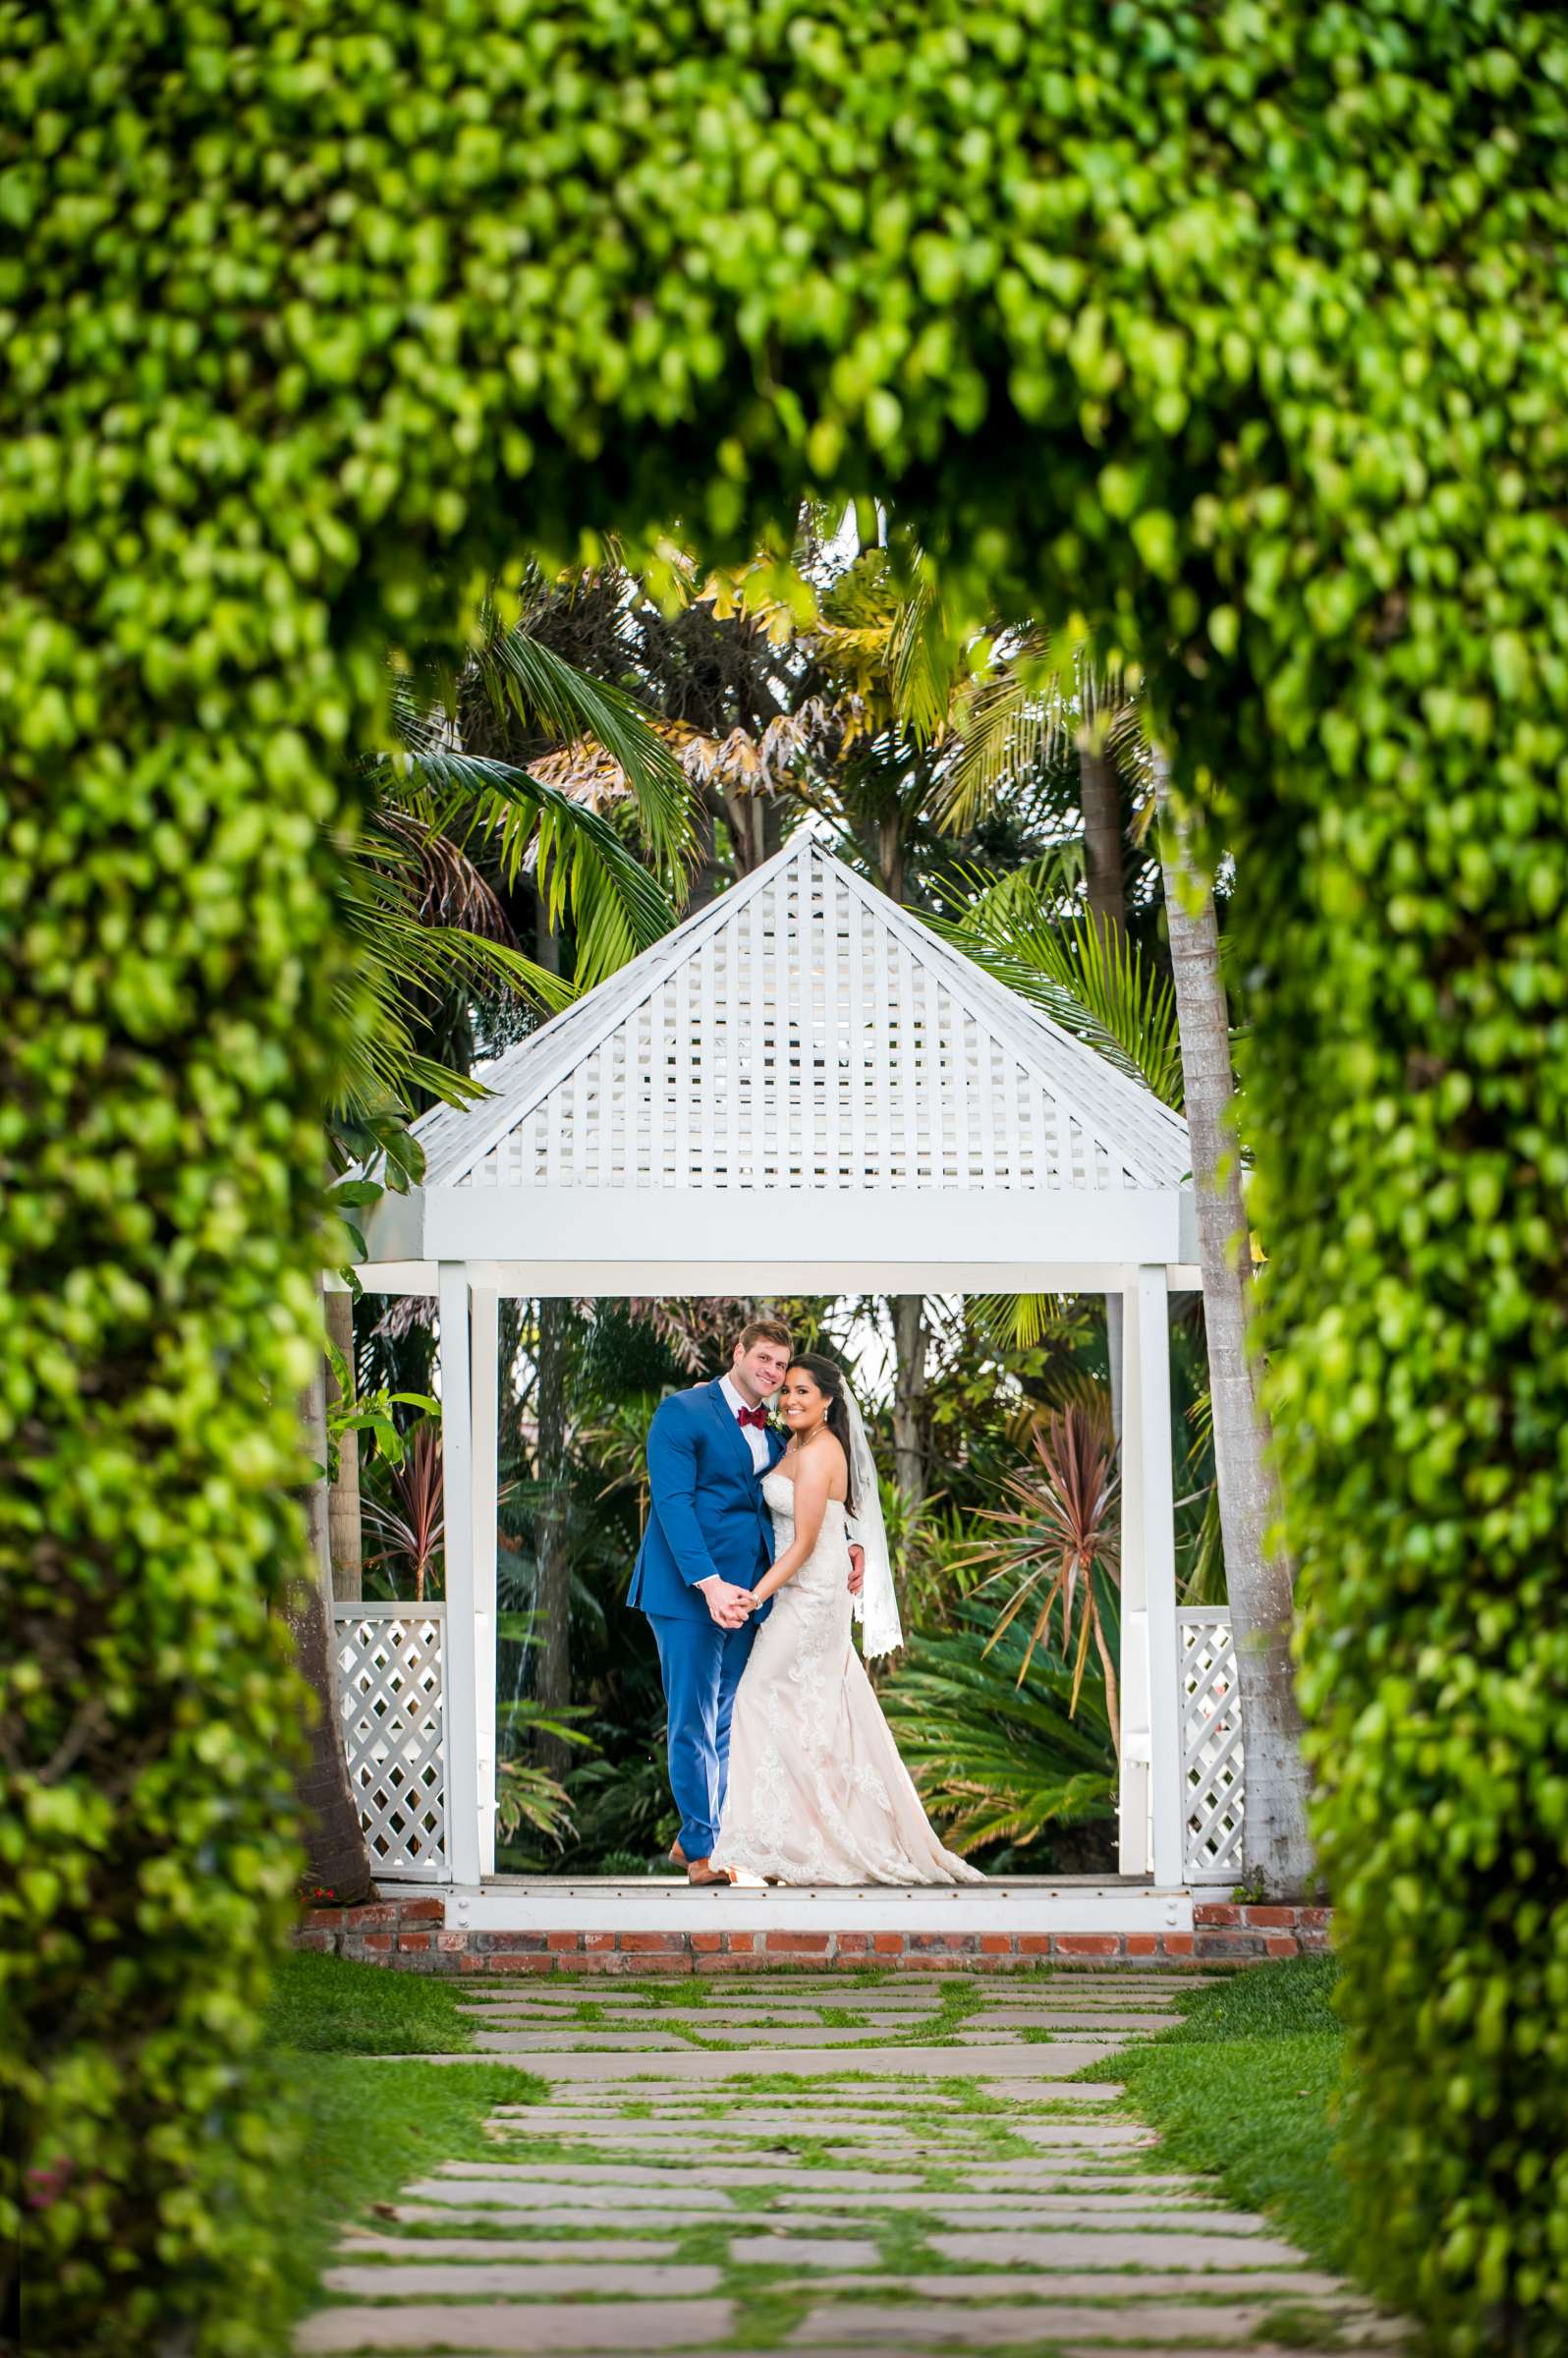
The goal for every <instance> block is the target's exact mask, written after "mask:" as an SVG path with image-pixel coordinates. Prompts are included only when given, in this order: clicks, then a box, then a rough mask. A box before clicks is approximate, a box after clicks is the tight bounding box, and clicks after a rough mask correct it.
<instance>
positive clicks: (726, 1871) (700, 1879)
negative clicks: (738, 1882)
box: [686, 1859, 735, 1888]
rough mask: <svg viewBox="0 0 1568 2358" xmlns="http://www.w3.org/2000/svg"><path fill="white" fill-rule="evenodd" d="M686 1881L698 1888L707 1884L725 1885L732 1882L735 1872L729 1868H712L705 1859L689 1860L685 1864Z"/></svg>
mask: <svg viewBox="0 0 1568 2358" xmlns="http://www.w3.org/2000/svg"><path fill="white" fill-rule="evenodd" d="M686 1880H687V1881H688V1882H689V1883H692V1884H694V1885H696V1886H698V1887H699V1888H701V1887H703V1886H705V1885H706V1884H709V1883H724V1884H726V1885H727V1884H730V1883H733V1882H734V1881H735V1872H734V1869H733V1868H730V1867H714V1866H712V1865H711V1864H710V1863H709V1861H708V1860H706V1859H689V1860H688V1861H687V1864H686Z"/></svg>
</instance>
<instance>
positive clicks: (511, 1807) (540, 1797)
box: [495, 1630, 592, 1851]
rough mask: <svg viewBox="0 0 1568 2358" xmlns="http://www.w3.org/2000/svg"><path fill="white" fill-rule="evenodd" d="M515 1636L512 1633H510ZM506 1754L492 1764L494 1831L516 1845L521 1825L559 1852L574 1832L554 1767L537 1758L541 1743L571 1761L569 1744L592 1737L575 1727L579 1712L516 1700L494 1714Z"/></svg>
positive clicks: (554, 1753)
mask: <svg viewBox="0 0 1568 2358" xmlns="http://www.w3.org/2000/svg"><path fill="white" fill-rule="evenodd" d="M508 1634H509V1635H511V1636H514V1637H515V1636H516V1634H517V1633H516V1631H515V1630H514V1631H511V1632H509V1633H508ZM496 1716H497V1721H498V1724H499V1728H500V1732H501V1734H502V1736H503V1737H504V1738H505V1740H506V1750H505V1752H504V1753H503V1755H502V1757H501V1758H500V1759H499V1760H498V1761H497V1762H496V1766H495V1830H496V1832H497V1834H498V1835H499V1836H500V1838H501V1839H502V1841H503V1842H509V1843H515V1842H516V1841H517V1838H518V1836H519V1834H520V1833H522V1831H523V1829H524V1828H525V1827H527V1828H528V1830H529V1832H530V1833H532V1834H534V1835H536V1836H537V1837H538V1839H539V1840H540V1841H542V1842H545V1843H548V1844H549V1846H550V1848H551V1849H552V1850H557V1851H558V1850H562V1849H564V1848H565V1846H566V1843H567V1841H568V1840H569V1839H570V1837H571V1833H572V1805H571V1802H570V1800H569V1798H568V1796H567V1791H566V1788H565V1786H564V1785H563V1784H562V1782H561V1779H560V1776H559V1774H558V1772H557V1771H556V1769H555V1768H553V1767H552V1766H548V1765H546V1763H545V1761H544V1760H543V1759H542V1758H541V1754H542V1751H543V1746H544V1744H546V1743H547V1744H548V1745H549V1746H550V1748H551V1752H552V1755H555V1756H560V1757H569V1755H570V1752H571V1748H572V1746H573V1745H584V1746H587V1745H588V1744H590V1743H591V1741H592V1739H591V1738H590V1737H589V1736H588V1735H586V1734H585V1733H584V1731H583V1729H582V1727H581V1726H580V1725H578V1724H577V1723H578V1722H579V1721H580V1720H581V1719H582V1718H583V1716H584V1713H583V1712H582V1710H581V1709H574V1708H573V1707H571V1706H568V1707H567V1708H566V1709H565V1710H564V1711H561V1712H552V1711H548V1710H546V1709H545V1708H544V1707H543V1706H541V1705H540V1704H539V1703H537V1702H536V1701H534V1700H532V1699H531V1698H529V1697H527V1696H523V1697H515V1698H514V1699H513V1700H512V1701H511V1702H509V1703H505V1704H502V1705H501V1707H500V1709H499V1710H498V1712H497V1714H496Z"/></svg>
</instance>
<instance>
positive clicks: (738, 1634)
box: [648, 1613, 756, 1859]
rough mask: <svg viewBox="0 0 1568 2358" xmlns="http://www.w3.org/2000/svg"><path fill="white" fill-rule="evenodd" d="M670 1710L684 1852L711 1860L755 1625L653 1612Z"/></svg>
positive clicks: (651, 1618)
mask: <svg viewBox="0 0 1568 2358" xmlns="http://www.w3.org/2000/svg"><path fill="white" fill-rule="evenodd" d="M648 1619H649V1621H650V1622H651V1623H652V1625H653V1636H654V1639H655V1641H656V1642H657V1645H658V1650H659V1668H660V1670H661V1671H662V1672H663V1674H664V1700H665V1702H666V1703H667V1704H668V1706H669V1714H670V1729H669V1763H670V1791H671V1792H672V1793H673V1794H674V1796H675V1806H676V1808H677V1809H678V1810H679V1811H680V1813H681V1848H682V1849H683V1850H684V1851H685V1853H686V1855H687V1857H688V1858H689V1859H705V1858H707V1857H708V1856H709V1854H710V1853H711V1851H712V1848H713V1845H714V1843H715V1842H716V1841H717V1840H718V1829H719V1817H720V1814H721V1812H722V1810H723V1808H724V1789H725V1786H726V1784H727V1783H728V1781H729V1771H730V1720H731V1717H732V1716H733V1714H734V1711H735V1690H736V1688H737V1687H738V1686H739V1685H740V1683H741V1672H742V1671H743V1670H744V1669H745V1668H746V1661H747V1656H749V1655H750V1653H751V1651H752V1642H753V1640H754V1639H755V1638H756V1624H755V1621H753V1620H751V1619H748V1620H746V1621H744V1622H742V1624H741V1626H740V1628H739V1629H720V1627H719V1626H718V1623H717V1622H716V1621H702V1622H700V1623H699V1622H694V1621H675V1620H669V1619H666V1618H665V1617H664V1616H663V1615H655V1614H652V1613H649V1615H648Z"/></svg>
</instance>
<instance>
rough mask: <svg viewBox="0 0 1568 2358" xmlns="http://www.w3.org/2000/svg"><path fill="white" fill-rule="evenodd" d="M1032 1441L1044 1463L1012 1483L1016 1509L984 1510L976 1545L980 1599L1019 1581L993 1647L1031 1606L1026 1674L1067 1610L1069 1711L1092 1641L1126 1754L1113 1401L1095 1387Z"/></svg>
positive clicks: (1039, 1426) (1042, 1425) (1040, 1424)
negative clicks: (1117, 1643) (1056, 1617)
mask: <svg viewBox="0 0 1568 2358" xmlns="http://www.w3.org/2000/svg"><path fill="white" fill-rule="evenodd" d="M1030 1439H1031V1442H1032V1445H1033V1447H1034V1451H1035V1455H1036V1458H1037V1460H1038V1464H1037V1466H1027V1465H1026V1466H1025V1467H1023V1468H1021V1469H1019V1470H1017V1471H1015V1472H1012V1473H1009V1474H1008V1475H1007V1476H1006V1477H1005V1478H1004V1483H1003V1488H1004V1490H1005V1492H1006V1494H1007V1496H1008V1497H1009V1498H1010V1499H1011V1500H1012V1504H1011V1505H1009V1506H996V1507H984V1508H982V1509H981V1510H980V1517H979V1521H980V1526H981V1527H982V1529H983V1530H984V1532H985V1533H986V1535H987V1536H986V1537H984V1538H983V1539H981V1540H980V1541H979V1542H978V1543H977V1544H976V1546H975V1548H974V1551H973V1555H972V1559H971V1560H972V1561H973V1562H974V1563H975V1564H976V1565H977V1566H980V1568H982V1569H983V1570H984V1573H985V1577H984V1579H983V1580H982V1581H981V1582H980V1589H979V1590H978V1591H977V1595H983V1593H984V1591H985V1590H986V1589H987V1588H989V1587H991V1586H992V1585H993V1584H994V1583H995V1582H997V1581H1007V1582H1009V1583H1010V1584H1011V1592H1012V1593H1011V1595H1010V1596H1009V1597H1008V1599H1007V1600H1006V1602H1005V1603H1004V1604H1003V1606H1002V1608H1001V1611H1000V1613H999V1615H998V1617H997V1621H996V1627H995V1630H994V1632H993V1635H992V1640H991V1642H992V1644H993V1645H994V1644H996V1643H997V1642H998V1641H999V1640H1000V1639H1001V1638H1003V1637H1004V1636H1005V1635H1006V1633H1007V1632H1008V1630H1010V1629H1011V1628H1012V1626H1013V1624H1014V1623H1015V1622H1019V1624H1020V1626H1021V1627H1022V1626H1025V1616H1026V1608H1027V1614H1028V1616H1029V1619H1028V1629H1029V1635H1028V1638H1027V1641H1026V1643H1025V1647H1024V1656H1023V1660H1022V1662H1021V1663H1020V1665H1019V1676H1020V1677H1022V1676H1023V1674H1024V1672H1025V1671H1026V1670H1027V1669H1028V1667H1029V1661H1030V1656H1032V1655H1033V1653H1034V1651H1035V1648H1036V1646H1039V1645H1042V1644H1044V1643H1045V1642H1046V1641H1047V1639H1048V1637H1049V1634H1050V1625H1051V1616H1052V1614H1053V1613H1056V1612H1058V1611H1059V1612H1060V1616H1061V1654H1062V1657H1063V1659H1064V1660H1067V1661H1070V1662H1071V1663H1072V1665H1073V1684H1072V1696H1071V1701H1070V1704H1069V1710H1070V1711H1076V1710H1077V1708H1078V1697H1079V1692H1080V1690H1081V1688H1082V1686H1083V1683H1084V1672H1085V1669H1086V1666H1087V1664H1088V1662H1089V1650H1090V1646H1091V1644H1092V1645H1093V1648H1094V1651H1095V1653H1096V1655H1097V1656H1098V1657H1099V1664H1100V1671H1101V1675H1102V1676H1103V1679H1104V1682H1105V1693H1106V1698H1107V1708H1108V1711H1109V1715H1110V1724H1111V1731H1112V1735H1113V1737H1114V1739H1115V1741H1116V1743H1117V1746H1118V1749H1119V1748H1120V1740H1121V1739H1120V1732H1119V1729H1118V1726H1117V1712H1116V1657H1115V1654H1114V1652H1113V1650H1112V1647H1111V1643H1110V1639H1109V1636H1108V1633H1107V1630H1106V1626H1105V1621H1104V1616H1103V1614H1102V1612H1101V1610H1100V1602H1101V1599H1102V1597H1103V1595H1104V1593H1105V1591H1106V1589H1107V1587H1115V1586H1116V1585H1117V1584H1118V1582H1119V1579H1120V1572H1121V1553H1120V1545H1121V1520H1120V1511H1119V1510H1120V1503H1121V1476H1120V1474H1119V1473H1118V1471H1117V1463H1116V1436H1115V1433H1114V1432H1113V1430H1112V1427H1111V1414H1110V1402H1109V1400H1108V1399H1107V1398H1106V1396H1105V1394H1104V1392H1103V1391H1101V1390H1099V1389H1098V1388H1097V1387H1095V1388H1093V1389H1090V1388H1089V1387H1086V1388H1085V1390H1084V1392H1083V1394H1082V1395H1081V1397H1080V1398H1079V1399H1077V1400H1071V1401H1068V1402H1067V1403H1066V1404H1065V1405H1064V1406H1063V1407H1061V1408H1057V1409H1051V1410H1049V1411H1047V1413H1046V1414H1045V1415H1044V1416H1043V1417H1041V1418H1038V1419H1036V1421H1035V1422H1034V1424H1033V1425H1032V1428H1031V1432H1030ZM1096 1575H1097V1577H1096Z"/></svg>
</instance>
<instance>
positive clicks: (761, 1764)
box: [713, 1470, 984, 1883]
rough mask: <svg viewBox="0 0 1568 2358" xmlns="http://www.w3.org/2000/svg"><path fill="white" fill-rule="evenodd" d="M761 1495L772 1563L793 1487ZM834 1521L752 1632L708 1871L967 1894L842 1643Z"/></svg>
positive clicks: (830, 1514) (830, 1508)
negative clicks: (957, 1888)
mask: <svg viewBox="0 0 1568 2358" xmlns="http://www.w3.org/2000/svg"><path fill="white" fill-rule="evenodd" d="M762 1495H763V1497H764V1498H765V1499H766V1501H767V1504H768V1508H769V1510H770V1512H771V1514H772V1517H773V1538H774V1544H775V1547H776V1549H777V1551H778V1553H779V1554H782V1553H783V1551H784V1549H785V1548H786V1547H788V1546H789V1545H790V1544H792V1543H793V1540H794V1537H795V1485H794V1484H793V1483H792V1482H791V1481H790V1479H789V1477H788V1475H786V1474H780V1473H778V1472H777V1471H776V1470H775V1471H773V1472H771V1473H768V1474H766V1475H764V1477H763V1480H762ZM851 1618H852V1615H851V1600H850V1593H849V1536H848V1532H847V1530H846V1525H845V1509H844V1507H843V1505H842V1504H841V1503H840V1502H839V1501H838V1500H837V1499H829V1501H828V1504H827V1511H826V1514H825V1515H824V1517H823V1521H822V1529H821V1534H820V1537H819V1538H818V1540H817V1543H816V1545H815V1546H814V1547H813V1548H812V1552H811V1554H810V1556H809V1557H808V1558H807V1560H806V1562H805V1563H804V1564H802V1566H801V1568H800V1570H799V1571H798V1572H797V1573H796V1575H795V1577H794V1579H793V1580H788V1581H786V1582H785V1584H784V1586H783V1588H781V1589H780V1590H779V1591H778V1593H777V1595H776V1596H775V1597H774V1599H773V1603H772V1608H771V1610H770V1611H769V1613H768V1616H767V1618H766V1620H765V1621H764V1622H763V1623H762V1625H761V1627H760V1628H759V1629H758V1631H757V1633H756V1640H755V1642H754V1644H753V1647H752V1653H751V1658H750V1659H749V1661H748V1662H747V1665H746V1669H745V1671H744V1673H743V1674H742V1678H741V1683H740V1687H739V1690H738V1692H737V1694H736V1698H735V1715H734V1718H733V1720H732V1722H731V1725H730V1765H729V1786H728V1791H727V1793H726V1796H725V1802H724V1813H723V1822H722V1824H721V1825H720V1827H719V1837H718V1840H717V1842H716V1843H715V1844H714V1847H713V1864H714V1865H715V1866H716V1867H720V1866H722V1867H735V1868H738V1869H740V1870H741V1871H742V1872H743V1873H745V1874H748V1875H760V1876H769V1875H770V1876H776V1877H778V1878H779V1880H780V1881H783V1882H787V1883H972V1882H977V1883H978V1882H980V1881H983V1880H984V1879H983V1878H982V1877H981V1875H980V1872H979V1870H978V1869H977V1868H974V1867H971V1866H969V1865H968V1864H967V1862H966V1861H965V1860H963V1859H960V1858H957V1857H955V1855H954V1854H953V1852H952V1851H950V1850H944V1849H943V1848H942V1846H941V1844H940V1843H939V1842H938V1841H937V1839H936V1836H935V1834H934V1833H933V1832H932V1831H931V1828H930V1825H929V1824H928V1822H927V1820H926V1816H925V1812H924V1809H923V1808H922V1807H921V1800H920V1795H919V1794H918V1793H917V1792H916V1790H915V1786H914V1782H913V1780H912V1779H911V1777H910V1773H909V1770H908V1769H907V1768H905V1766H904V1764H903V1762H902V1761H901V1760H900V1758H899V1755H898V1747H897V1745H896V1744H895V1743H894V1742H893V1734H892V1730H891V1729H890V1728H889V1726H888V1724H887V1721H886V1720H885V1719H884V1718H883V1716H882V1710H881V1706H880V1704H878V1702H877V1700H876V1696H875V1693H874V1691H873V1689H872V1687H871V1682H870V1680H869V1679H868V1677H867V1675H866V1666H865V1664H864V1663H863V1662H862V1660H861V1657H860V1656H859V1655H858V1654H857V1653H856V1651H855V1644H854V1640H853V1638H852V1637H851V1634H850V1629H851Z"/></svg>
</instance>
